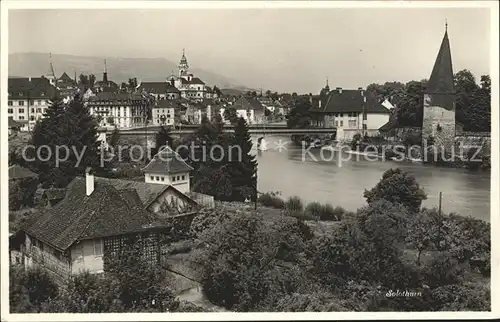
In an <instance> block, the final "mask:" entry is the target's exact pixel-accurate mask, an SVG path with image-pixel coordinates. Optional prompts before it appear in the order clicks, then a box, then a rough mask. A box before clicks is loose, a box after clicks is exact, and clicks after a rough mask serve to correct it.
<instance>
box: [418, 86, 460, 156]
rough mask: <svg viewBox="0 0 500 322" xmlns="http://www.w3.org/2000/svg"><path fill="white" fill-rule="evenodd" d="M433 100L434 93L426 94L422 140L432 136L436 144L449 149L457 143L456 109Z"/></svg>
mask: <svg viewBox="0 0 500 322" xmlns="http://www.w3.org/2000/svg"><path fill="white" fill-rule="evenodd" d="M432 100H433V95H430V94H425V95H424V110H423V122H422V142H425V141H426V140H429V138H430V137H432V138H433V139H434V145H436V146H440V147H444V149H445V150H448V151H449V150H451V148H452V147H453V146H454V144H455V134H456V133H455V131H456V127H455V125H456V122H455V109H454V108H453V109H451V110H448V109H446V108H444V107H441V106H435V104H433V102H432Z"/></svg>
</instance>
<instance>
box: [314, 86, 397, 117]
mask: <svg viewBox="0 0 500 322" xmlns="http://www.w3.org/2000/svg"><path fill="white" fill-rule="evenodd" d="M363 94H364V95H365V97H366V103H364V98H363V96H362V95H361V91H360V90H351V89H347V90H346V89H342V91H340V90H332V91H331V92H330V93H329V94H328V96H327V98H326V104H325V106H324V108H323V112H326V113H351V112H355V113H362V112H363V105H364V110H365V112H366V113H382V114H389V113H390V111H389V109H387V108H386V107H385V106H383V105H382V104H380V103H379V102H378V101H377V99H376V98H375V96H374V95H373V94H371V93H370V92H367V91H364V93H363Z"/></svg>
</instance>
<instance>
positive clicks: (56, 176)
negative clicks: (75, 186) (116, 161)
mask: <svg viewBox="0 0 500 322" xmlns="http://www.w3.org/2000/svg"><path fill="white" fill-rule="evenodd" d="M31 142H32V144H33V146H34V147H35V150H34V151H38V156H37V155H36V154H34V155H32V157H33V158H35V161H34V162H33V167H34V168H35V169H36V172H37V173H39V174H40V181H41V182H42V184H43V185H44V186H50V185H54V186H55V187H65V186H66V185H67V184H68V183H69V182H70V181H71V180H73V178H74V177H75V176H77V175H82V174H83V173H84V172H85V169H86V168H87V167H89V166H90V167H94V168H96V170H97V167H98V165H99V157H98V142H97V123H96V121H95V119H94V118H93V117H92V116H91V115H90V112H89V110H88V108H87V107H85V106H84V105H83V102H82V100H81V98H80V97H78V96H77V97H75V98H74V99H73V100H72V101H71V103H70V104H69V106H65V105H64V103H63V102H62V100H61V99H59V98H58V97H55V98H54V99H53V101H52V103H51V106H50V107H49V108H48V109H47V113H46V115H45V118H44V119H42V120H41V121H40V122H38V123H37V124H36V126H35V128H34V130H33V135H32V141H31ZM42 146H46V147H45V148H41V149H40V147H42ZM56 152H57V153H58V154H59V155H56ZM57 158H58V160H59V161H58V162H57V160H56V159H57ZM79 158H81V159H79Z"/></svg>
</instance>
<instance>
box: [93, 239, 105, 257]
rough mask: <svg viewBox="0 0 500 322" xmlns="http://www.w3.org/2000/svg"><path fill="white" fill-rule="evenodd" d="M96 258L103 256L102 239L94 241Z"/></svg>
mask: <svg viewBox="0 0 500 322" xmlns="http://www.w3.org/2000/svg"><path fill="white" fill-rule="evenodd" d="M93 242H94V256H102V248H103V247H102V239H94V240H93Z"/></svg>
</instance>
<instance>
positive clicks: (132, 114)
mask: <svg viewBox="0 0 500 322" xmlns="http://www.w3.org/2000/svg"><path fill="white" fill-rule="evenodd" d="M85 104H86V105H87V107H88V108H89V111H90V114H92V115H96V116H97V119H98V121H99V126H102V127H115V126H116V127H118V128H121V129H123V128H131V127H136V126H146V124H147V122H146V121H147V119H148V115H149V113H150V110H151V107H152V106H153V104H154V100H153V98H152V97H149V95H147V94H145V93H124V92H106V91H103V92H98V93H96V94H95V95H93V96H89V97H88V99H87V100H86V101H85Z"/></svg>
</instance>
